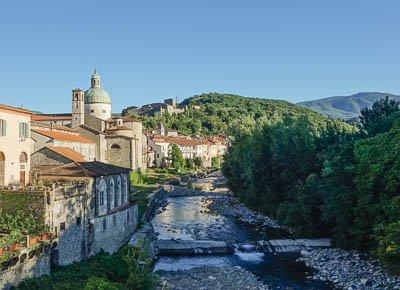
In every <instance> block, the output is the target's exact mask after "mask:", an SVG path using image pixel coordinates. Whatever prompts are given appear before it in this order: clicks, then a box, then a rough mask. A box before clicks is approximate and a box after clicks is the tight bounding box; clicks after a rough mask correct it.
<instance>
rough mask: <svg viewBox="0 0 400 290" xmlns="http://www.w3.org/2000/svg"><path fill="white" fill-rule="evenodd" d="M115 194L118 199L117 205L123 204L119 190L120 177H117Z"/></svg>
mask: <svg viewBox="0 0 400 290" xmlns="http://www.w3.org/2000/svg"><path fill="white" fill-rule="evenodd" d="M116 195H117V196H118V200H119V205H122V204H124V200H123V198H122V190H121V177H120V176H118V177H117V190H116Z"/></svg>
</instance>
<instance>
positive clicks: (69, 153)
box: [39, 146, 86, 162]
mask: <svg viewBox="0 0 400 290" xmlns="http://www.w3.org/2000/svg"><path fill="white" fill-rule="evenodd" d="M44 148H47V149H49V150H51V151H53V152H55V153H57V154H60V155H61V156H64V157H65V158H68V159H69V160H71V161H74V162H86V160H85V156H83V155H82V154H81V153H79V152H76V151H75V150H72V149H70V148H66V147H50V146H48V147H44ZM40 150H42V149H40ZM40 150H39V151H40Z"/></svg>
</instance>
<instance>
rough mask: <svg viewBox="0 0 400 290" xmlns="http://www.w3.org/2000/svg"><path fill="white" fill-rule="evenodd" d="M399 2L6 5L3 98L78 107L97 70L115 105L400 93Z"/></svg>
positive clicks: (48, 107) (1, 37) (0, 10)
mask: <svg viewBox="0 0 400 290" xmlns="http://www.w3.org/2000/svg"><path fill="white" fill-rule="evenodd" d="M399 12H400V1H397V0H393V1H368V0H362V1H356V0H354V1H352V0H342V1H339V0H336V1H320V0H319V1H318V0H314V1H309V0H303V1H296V0H292V1H285V0H279V1H278V0H276V1H267V0H259V1H256V0H254V1H252V0H249V1H244V0H243V1H235V0H229V1H228V0H201V1H194V0H193V1H189V0H181V1H177V0H168V1H165V0H164V1H162V0H159V1H89V0H85V1H82V0H80V1H72V0H68V1H41V0H37V1H12V0H4V1H1V2H0V103H6V104H11V105H17V106H20V105H21V104H23V106H24V107H27V108H30V109H37V110H41V111H43V112H68V111H70V106H71V105H70V92H71V90H72V89H74V88H76V87H79V88H82V89H87V88H88V86H89V81H90V80H89V78H90V75H91V73H92V71H93V69H94V68H95V67H96V68H97V69H98V72H99V73H100V75H101V76H102V78H103V87H104V88H105V89H106V90H107V91H108V93H109V94H110V95H111V98H112V101H113V111H115V112H118V111H120V110H121V109H122V108H123V107H126V106H128V105H142V104H145V103H149V102H157V101H160V100H162V99H164V98H167V97H175V96H176V95H177V96H178V98H179V99H180V100H182V99H184V98H186V97H190V96H192V95H194V94H200V93H203V92H211V91H217V92H229V93H235V94H240V95H245V96H256V97H263V98H274V99H285V100H288V101H291V102H298V101H303V100H311V99H317V98H322V97H329V96H334V95H347V94H352V93H356V92H359V91H381V92H391V93H397V94H400V48H399V44H400V37H399V36H400V17H399Z"/></svg>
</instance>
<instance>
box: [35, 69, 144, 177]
mask: <svg viewBox="0 0 400 290" xmlns="http://www.w3.org/2000/svg"><path fill="white" fill-rule="evenodd" d="M111 109H112V104H111V98H110V96H109V94H108V93H107V92H106V91H105V90H104V89H103V88H102V86H101V77H100V75H99V74H98V73H97V72H96V71H95V72H94V73H93V75H92V77H91V85H90V88H89V89H88V90H86V91H83V90H81V89H74V90H72V114H52V115H35V116H34V120H35V122H36V123H38V122H40V123H42V124H46V125H64V126H69V127H70V128H71V129H72V130H73V131H74V132H76V133H78V134H79V135H81V136H82V137H83V138H85V139H88V140H90V141H91V142H93V143H94V144H95V156H94V160H97V161H101V162H105V163H108V164H113V165H117V166H122V167H129V168H131V169H133V170H140V169H145V168H146V165H147V163H146V159H147V158H146V152H147V150H143V148H146V143H147V140H146V138H145V137H144V135H143V133H142V130H143V127H142V123H141V122H139V121H137V120H134V119H132V118H130V117H113V116H112V114H111ZM80 153H82V154H83V152H80ZM83 155H85V154H83ZM85 156H86V155H85ZM91 160H92V159H91Z"/></svg>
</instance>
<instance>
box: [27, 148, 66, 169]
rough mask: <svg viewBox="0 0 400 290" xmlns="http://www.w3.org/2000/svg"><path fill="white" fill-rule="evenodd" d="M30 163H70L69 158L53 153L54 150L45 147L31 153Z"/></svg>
mask: <svg viewBox="0 0 400 290" xmlns="http://www.w3.org/2000/svg"><path fill="white" fill-rule="evenodd" d="M31 162H32V165H33V166H35V165H41V164H46V165H63V164H68V163H71V160H70V159H68V158H65V157H63V156H61V155H60V154H57V153H55V152H54V151H52V150H50V149H47V148H45V149H44V150H41V151H37V152H35V153H33V154H32V155H31Z"/></svg>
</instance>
